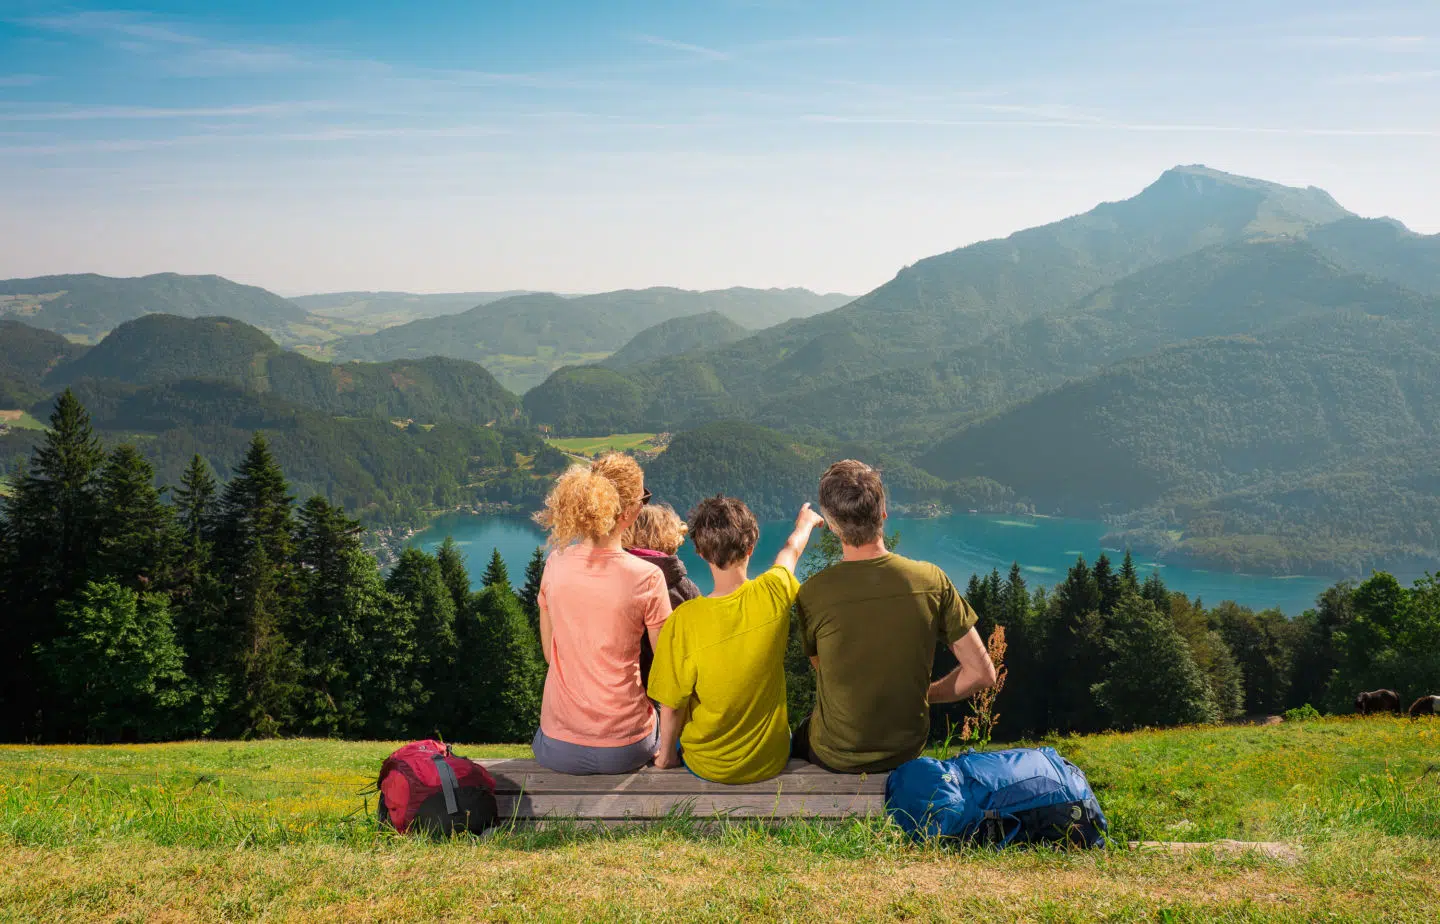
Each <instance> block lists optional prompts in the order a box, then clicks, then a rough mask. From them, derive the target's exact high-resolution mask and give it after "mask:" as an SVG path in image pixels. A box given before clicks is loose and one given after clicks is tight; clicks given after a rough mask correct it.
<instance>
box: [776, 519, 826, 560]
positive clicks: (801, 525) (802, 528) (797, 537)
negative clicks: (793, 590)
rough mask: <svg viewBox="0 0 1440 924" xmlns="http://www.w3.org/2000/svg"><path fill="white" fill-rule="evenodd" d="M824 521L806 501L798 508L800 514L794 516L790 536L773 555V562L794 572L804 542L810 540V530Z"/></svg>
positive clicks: (802, 553) (803, 549) (802, 551)
mask: <svg viewBox="0 0 1440 924" xmlns="http://www.w3.org/2000/svg"><path fill="white" fill-rule="evenodd" d="M824 522H825V518H824V517H822V516H820V514H818V513H816V512H815V511H813V510H811V509H810V505H809V504H808V503H807V504H805V505H804V506H802V507H801V508H800V515H799V516H797V517H796V518H795V529H794V531H793V532H791V533H790V538H789V539H786V540H785V547H784V548H782V549H781V550H780V554H779V555H776V556H775V564H777V565H779V566H780V567H782V568H784V569H785V570H787V571H789V572H791V573H794V571H795V566H796V565H798V564H799V563H800V556H801V555H804V554H805V544H806V543H808V542H809V541H810V531H811V530H813V529H814V528H815V527H817V526H819V525H820V524H822V523H824Z"/></svg>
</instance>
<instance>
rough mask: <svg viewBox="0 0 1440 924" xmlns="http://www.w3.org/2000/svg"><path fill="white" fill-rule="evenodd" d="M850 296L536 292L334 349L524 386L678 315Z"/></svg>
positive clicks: (800, 306)
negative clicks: (429, 361) (466, 368)
mask: <svg viewBox="0 0 1440 924" xmlns="http://www.w3.org/2000/svg"><path fill="white" fill-rule="evenodd" d="M846 300H848V297H847V296H826V295H816V294H814V293H812V292H807V291H805V290H803V289H798V290H797V289H725V290H720V291H717V292H692V291H687V290H683V289H670V288H653V289H637V290H628V289H627V290H624V291H620V292H605V293H601V294H599V295H582V296H576V297H574V298H563V297H561V296H559V295H552V294H548V293H535V294H531V295H520V296H515V297H513V298H506V299H501V300H499V301H496V302H491V303H489V304H486V305H480V306H478V307H476V308H473V309H471V310H469V311H466V312H463V313H461V314H456V315H449V316H447V317H439V318H429V319H426V320H421V321H415V322H412V323H410V324H402V325H400V326H398V327H392V328H387V329H386V330H382V331H379V332H378V333H375V334H371V335H368V336H365V337H351V338H347V339H346V340H344V341H342V342H341V343H339V344H338V345H337V346H336V347H335V355H336V356H337V357H338V358H342V359H365V360H389V359H401V358H408V357H420V356H433V355H440V356H451V357H455V358H457V359H469V360H473V361H475V362H478V363H482V364H484V365H485V366H486V368H488V369H490V370H492V371H493V372H494V373H495V374H496V375H497V376H498V377H499V378H500V380H501V381H502V382H504V383H506V385H507V386H508V387H511V388H514V389H515V390H517V391H523V390H525V389H528V388H531V387H533V386H534V385H537V384H539V383H540V382H541V381H543V380H544V379H545V377H546V376H547V375H549V374H550V373H551V372H553V371H554V370H555V369H557V368H559V367H561V366H564V365H567V364H575V363H588V362H595V361H597V360H600V359H603V358H605V357H606V356H608V355H610V354H611V353H613V352H614V351H616V350H618V349H620V348H621V347H622V346H624V345H625V343H626V341H628V340H629V339H630V338H631V337H633V336H635V335H636V334H638V333H640V331H642V330H644V329H646V328H648V327H652V326H653V325H655V324H658V323H660V322H661V321H666V320H669V319H671V318H680V317H686V316H689V315H696V314H704V313H706V312H709V311H719V312H721V313H723V314H725V315H726V316H727V317H729V318H730V319H731V320H733V321H735V322H736V323H738V324H740V325H742V326H748V327H761V326H768V325H769V324H774V323H778V322H780V321H782V320H785V319H788V318H793V317H798V316H801V315H807V314H814V313H815V312H818V311H823V310H825V309H826V308H830V307H833V306H834V305H836V304H839V303H841V302H843V301H846Z"/></svg>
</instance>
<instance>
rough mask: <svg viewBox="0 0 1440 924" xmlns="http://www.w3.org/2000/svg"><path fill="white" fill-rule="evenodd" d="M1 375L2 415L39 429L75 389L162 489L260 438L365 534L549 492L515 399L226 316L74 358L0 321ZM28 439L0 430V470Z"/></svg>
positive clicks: (112, 342) (134, 333) (454, 367)
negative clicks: (304, 345)
mask: <svg viewBox="0 0 1440 924" xmlns="http://www.w3.org/2000/svg"><path fill="white" fill-rule="evenodd" d="M0 370H3V374H0V386H3V394H0V397H7V396H8V398H9V401H8V402H6V403H5V404H4V406H3V407H0V409H6V410H8V409H15V410H29V411H31V412H32V413H33V414H34V416H35V417H38V418H40V419H44V418H45V417H47V416H48V415H49V413H50V409H51V405H52V403H53V400H52V396H53V395H54V394H55V392H56V391H57V390H58V389H59V388H61V387H62V386H63V385H65V384H67V383H73V387H74V390H75V392H76V393H77V394H78V395H79V396H80V399H81V400H82V401H83V402H84V404H85V405H86V406H87V407H89V408H90V409H91V412H92V413H93V415H94V423H95V426H96V428H97V429H98V430H99V431H100V432H101V434H102V435H103V436H104V437H105V438H106V439H109V440H114V441H119V440H131V441H134V442H135V443H136V445H137V446H138V447H139V449H140V451H141V452H142V453H143V455H144V456H145V458H146V459H147V460H148V462H149V464H150V465H152V466H153V467H154V468H155V470H156V472H157V476H158V478H159V479H160V481H161V482H163V483H166V484H172V485H173V484H176V483H177V482H178V479H179V478H180V476H181V474H182V472H183V470H184V468H185V467H186V466H187V465H188V463H189V461H190V460H191V458H192V457H193V456H194V455H195V454H197V453H198V454H201V455H203V456H205V457H206V458H208V459H209V460H210V461H211V462H212V463H213V464H214V465H215V466H216V467H217V468H221V469H224V468H228V467H230V466H233V465H235V464H237V463H238V462H239V460H240V458H241V456H242V455H243V453H244V451H245V447H246V446H247V445H248V443H249V441H250V437H251V436H252V435H253V433H255V432H262V433H264V434H265V435H266V436H267V438H268V439H269V440H270V445H271V447H272V449H273V451H274V453H275V454H276V456H277V457H278V458H279V459H280V461H281V463H282V464H283V465H284V466H285V467H286V469H287V470H288V471H289V472H290V473H291V477H293V478H294V479H295V480H296V483H297V485H298V486H299V487H300V488H301V489H302V490H303V491H304V492H305V493H306V494H307V495H308V494H318V495H321V496H323V497H325V498H327V499H329V501H330V502H332V503H335V504H342V505H344V506H345V507H346V508H347V509H349V510H351V511H352V513H353V514H354V515H357V516H359V517H361V518H362V519H363V520H364V521H365V522H366V524H367V525H370V526H388V525H410V524H416V523H419V522H422V521H423V520H424V519H425V511H426V510H432V509H450V508H455V507H462V506H464V507H468V506H473V505H477V504H496V503H511V504H520V505H522V506H530V505H533V504H534V503H536V501H537V499H538V498H539V497H541V496H543V494H544V492H545V490H546V487H547V485H548V482H547V480H546V479H545V477H544V475H543V473H540V472H535V471H532V468H531V465H530V461H529V460H532V459H533V458H534V457H535V456H536V454H537V453H540V452H541V451H542V450H543V448H544V444H543V442H542V441H541V440H540V437H539V435H538V434H537V433H535V432H534V431H533V429H531V428H528V427H526V426H525V425H524V423H523V421H521V420H518V419H516V415H517V414H518V411H519V407H518V399H516V398H515V397H514V396H513V395H511V394H510V393H509V392H506V391H505V390H504V389H503V388H501V387H500V385H499V384H498V383H497V382H496V381H495V380H494V378H493V377H492V376H490V375H489V373H487V372H486V371H485V370H484V369H482V368H480V367H479V366H476V365H474V364H473V363H468V362H464V361H461V360H452V359H441V358H432V359H425V360H419V361H406V362H396V363H383V364H367V363H352V364H348V365H344V366H332V365H330V364H327V363H322V362H317V361H315V360H311V359H307V358H305V357H303V356H299V355H298V354H294V353H289V352H286V351H283V350H280V349H279V348H278V347H277V346H276V345H275V344H274V343H273V342H272V341H271V340H270V339H269V338H268V337H266V336H265V334H263V333H262V332H260V331H258V330H256V329H255V328H252V327H250V326H249V325H246V324H242V323H240V322H238V321H233V320H230V319H227V318H198V319H189V318H179V317H173V316H168V315H149V316H146V317H145V318H142V319H139V320H136V321H133V322H129V323H127V324H124V325H121V326H120V327H119V328H117V329H116V330H115V331H113V332H112V333H111V334H110V335H109V336H107V337H106V339H105V340H104V341H102V342H101V343H100V344H99V345H97V346H95V347H91V348H89V349H88V350H87V349H85V348H83V347H74V346H71V345H69V344H67V343H66V342H65V341H64V340H63V338H60V337H59V336H58V335H55V334H51V333H48V332H45V331H38V330H36V329H34V328H30V327H27V326H25V325H22V324H19V323H17V322H7V323H5V324H3V325H0ZM491 424H493V426H489V425H491ZM38 438H39V435H38V434H37V433H36V432H35V431H33V430H24V429H17V430H12V431H11V432H9V433H7V434H4V435H0V471H3V472H5V473H9V472H11V471H13V470H15V469H16V467H17V466H18V463H19V460H20V459H22V458H23V457H24V456H25V455H27V454H28V453H29V452H30V450H31V448H32V447H33V445H34V444H35V441H36V440H37V439H38Z"/></svg>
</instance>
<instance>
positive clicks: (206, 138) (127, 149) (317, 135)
mask: <svg viewBox="0 0 1440 924" xmlns="http://www.w3.org/2000/svg"><path fill="white" fill-rule="evenodd" d="M7 134H11V133H7V132H0V137H4V136H6V135H7ZM14 134H17V135H18V134H20V133H14ZM506 134H509V131H508V130H507V129H504V128H499V127H496V126H492V125H452V126H446V127H444V128H411V127H381V128H373V127H363V126H345V125H336V126H327V127H322V128H316V129H312V130H305V131H293V132H253V133H252V132H231V131H217V132H198V133H194V134H188V135H176V136H172V137H169V138H103V139H95V140H89V141H68V142H50V143H45V144H12V145H0V155H7V154H8V155H27V154H29V155H36V154H45V155H53V154H125V153H131V152H135V151H148V150H155V149H160V148H173V147H181V146H193V145H203V144H218V143H222V142H223V143H225V144H246V143H249V144H255V143H259V144H265V143H275V142H280V143H294V142H301V143H343V142H347V141H365V140H370V139H387V138H393V139H406V138H486V137H494V136H499V135H506Z"/></svg>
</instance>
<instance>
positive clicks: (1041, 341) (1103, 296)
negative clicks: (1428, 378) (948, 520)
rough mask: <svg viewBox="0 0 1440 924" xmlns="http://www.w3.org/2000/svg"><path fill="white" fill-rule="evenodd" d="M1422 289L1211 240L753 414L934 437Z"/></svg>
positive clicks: (1296, 253) (1300, 250)
mask: <svg viewBox="0 0 1440 924" xmlns="http://www.w3.org/2000/svg"><path fill="white" fill-rule="evenodd" d="M1421 298H1422V297H1421V296H1419V295H1416V294H1414V293H1410V292H1407V291H1405V290H1402V289H1399V288H1397V287H1396V286H1394V285H1392V284H1390V283H1387V282H1383V281H1381V280H1378V279H1373V278H1370V277H1366V276H1359V275H1355V274H1352V273H1347V272H1345V271H1343V270H1342V269H1341V268H1340V267H1338V266H1336V265H1335V264H1334V263H1332V262H1330V260H1328V259H1327V258H1326V257H1324V256H1322V255H1321V254H1320V253H1319V252H1318V251H1317V250H1316V249H1315V248H1314V247H1313V246H1311V245H1310V244H1309V243H1308V242H1306V241H1303V240H1294V239H1282V240H1276V241H1252V242H1242V243H1238V244H1228V245H1221V246H1217V247H1211V248H1207V249H1205V250H1202V251H1199V252H1197V253H1194V254H1188V255H1186V256H1184V257H1180V258H1178V259H1176V260H1171V261H1168V262H1166V263H1162V264H1160V265H1158V266H1154V267H1150V268H1149V269H1145V270H1141V271H1140V272H1138V273H1135V274H1133V275H1131V276H1128V277H1126V278H1125V279H1122V280H1120V281H1119V282H1117V283H1114V284H1112V285H1109V286H1105V287H1102V288H1101V289H1099V290H1097V291H1095V292H1093V293H1091V294H1090V295H1088V296H1086V297H1085V298H1083V299H1081V300H1080V301H1078V302H1076V303H1075V304H1073V305H1072V306H1070V307H1069V308H1068V309H1066V310H1065V311H1063V312H1059V313H1056V314H1052V315H1046V316H1043V317H1039V318H1034V319H1031V320H1029V321H1025V322H1022V323H1020V324H1016V325H1013V326H1011V327H1008V328H1006V329H1004V330H1002V331H1000V332H998V333H996V334H993V335H992V336H990V337H988V338H985V339H984V340H982V341H980V342H979V343H977V344H975V345H973V346H971V347H970V348H968V349H963V350H959V351H957V352H956V353H954V354H953V355H952V356H951V357H949V358H947V359H945V360H942V361H939V362H935V363H931V364H927V365H924V366H921V367H918V368H911V369H902V370H897V371H894V372H886V373H881V374H879V375H872V376H866V377H861V378H857V379H855V380H853V381H851V382H847V383H842V384H837V385H835V386H833V387H830V388H827V389H824V390H821V391H815V392H810V393H806V394H800V395H777V396H776V398H775V399H774V400H773V401H772V402H771V403H770V404H769V405H763V406H761V407H760V408H759V409H757V411H756V412H755V413H754V415H753V416H754V419H756V420H757V421H759V422H762V423H769V424H772V425H783V423H784V422H785V421H788V420H792V419H794V420H803V421H807V422H808V423H809V424H810V425H811V426H814V427H816V428H819V429H823V430H825V431H827V432H833V433H836V434H840V435H844V436H848V437H851V438H868V439H874V438H884V439H890V440H898V441H899V442H901V443H905V444H915V443H925V442H933V441H934V434H935V433H936V432H937V431H938V432H942V433H943V432H946V431H948V430H953V429H954V428H955V427H956V426H958V425H961V424H964V423H967V422H970V421H973V420H975V419H977V418H978V417H980V416H983V415H985V414H988V413H992V412H994V411H996V410H999V409H1000V408H1003V407H1005V406H1007V405H1010V404H1013V403H1015V402H1017V401H1021V400H1024V399H1026V398H1028V397H1031V396H1033V395H1035V394H1038V393H1039V392H1041V391H1044V390H1045V389H1047V388H1051V387H1054V386H1056V385H1058V384H1060V383H1062V382H1064V381H1066V380H1069V379H1072V378H1077V377H1083V376H1087V375H1090V374H1092V373H1094V372H1096V371H1098V370H1099V369H1100V368H1102V367H1104V366H1106V365H1109V364H1111V363H1114V362H1118V361H1120V360H1125V359H1131V358H1134V357H1138V356H1143V355H1145V354H1147V353H1151V352H1153V351H1155V350H1156V349H1159V348H1161V347H1165V346H1170V345H1174V344H1177V343H1182V342H1184V341H1187V340H1191V339H1194V338H1197V337H1216V336H1224V335H1227V334H1250V333H1258V332H1261V331H1265V330H1268V329H1270V328H1273V327H1276V326H1278V325H1282V324H1286V323H1289V322H1291V321H1294V320H1297V319H1300V318H1305V317H1321V316H1325V315H1328V314H1330V313H1333V312H1337V311H1361V312H1369V313H1377V314H1391V313H1393V312H1394V311H1396V310H1398V309H1397V306H1398V305H1400V304H1402V303H1414V302H1416V301H1417V300H1419V299H1421Z"/></svg>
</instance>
